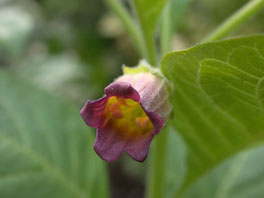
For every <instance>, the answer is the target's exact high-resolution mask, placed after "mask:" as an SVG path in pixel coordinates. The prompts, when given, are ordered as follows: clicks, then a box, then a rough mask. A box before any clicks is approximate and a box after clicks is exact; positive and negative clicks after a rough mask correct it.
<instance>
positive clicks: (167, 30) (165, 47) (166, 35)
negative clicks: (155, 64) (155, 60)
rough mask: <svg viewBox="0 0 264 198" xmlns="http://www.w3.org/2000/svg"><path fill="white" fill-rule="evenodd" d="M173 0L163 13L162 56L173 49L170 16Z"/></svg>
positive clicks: (161, 32) (161, 31)
mask: <svg viewBox="0 0 264 198" xmlns="http://www.w3.org/2000/svg"><path fill="white" fill-rule="evenodd" d="M170 6H171V1H169V3H168V4H167V5H166V6H165V8H164V10H163V13H162V15H161V21H162V22H161V28H160V48H161V57H163V56H164V55H165V54H166V53H167V52H169V51H170V50H171V47H172V44H171V40H172V34H171V28H172V27H171V21H170V20H171V18H170V11H171V10H170Z"/></svg>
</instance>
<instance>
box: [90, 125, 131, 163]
mask: <svg viewBox="0 0 264 198" xmlns="http://www.w3.org/2000/svg"><path fill="white" fill-rule="evenodd" d="M121 134H122V133H120V132H119V131H115V129H114V128H112V127H111V126H107V125H106V126H104V127H100V128H98V129H97V132H96V139H95V143H94V150H95V152H96V153H97V154H98V155H99V156H100V157H101V158H102V159H103V160H106V161H108V162H112V161H115V160H117V159H119V158H120V156H121V155H122V152H123V149H124V147H125V145H126V141H125V139H124V138H122V137H121Z"/></svg>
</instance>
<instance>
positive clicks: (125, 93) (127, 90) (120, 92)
mask: <svg viewBox="0 0 264 198" xmlns="http://www.w3.org/2000/svg"><path fill="white" fill-rule="evenodd" d="M104 91H105V94H106V95H107V96H108V97H111V96H116V97H120V98H126V99H128V98H129V99H132V100H134V101H136V102H139V101H140V96H139V94H138V92H137V91H136V90H135V89H134V88H133V87H132V86H131V84H130V83H127V82H113V83H111V84H110V85H108V86H107V87H106V88H105V90H104Z"/></svg>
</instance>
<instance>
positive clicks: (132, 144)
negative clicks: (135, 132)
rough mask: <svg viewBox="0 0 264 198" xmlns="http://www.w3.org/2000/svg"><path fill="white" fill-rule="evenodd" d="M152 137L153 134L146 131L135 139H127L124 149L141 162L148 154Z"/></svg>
mask: <svg viewBox="0 0 264 198" xmlns="http://www.w3.org/2000/svg"><path fill="white" fill-rule="evenodd" d="M152 138H153V135H152V134H151V133H148V134H145V135H144V136H142V137H140V138H139V139H137V140H134V139H131V140H129V141H128V143H127V145H126V147H125V148H124V150H125V151H126V153H127V154H128V155H129V156H130V157H131V158H133V159H134V160H136V161H139V162H143V161H144V160H145V159H146V158H147V156H148V150H149V145H150V142H151V140H152Z"/></svg>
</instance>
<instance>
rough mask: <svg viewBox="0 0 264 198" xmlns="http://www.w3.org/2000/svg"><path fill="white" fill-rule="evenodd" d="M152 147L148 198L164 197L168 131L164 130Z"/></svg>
mask: <svg viewBox="0 0 264 198" xmlns="http://www.w3.org/2000/svg"><path fill="white" fill-rule="evenodd" d="M156 138H157V139H156V142H155V144H154V145H153V146H154V147H153V148H152V151H151V152H152V154H151V159H150V162H149V163H150V166H149V170H148V171H149V173H148V181H147V192H146V197H147V198H161V197H164V193H163V190H164V189H163V187H164V180H165V163H166V156H167V155H166V153H167V138H168V132H167V131H166V130H163V131H162V132H161V133H160V134H159V135H158V136H157V137H156Z"/></svg>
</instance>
